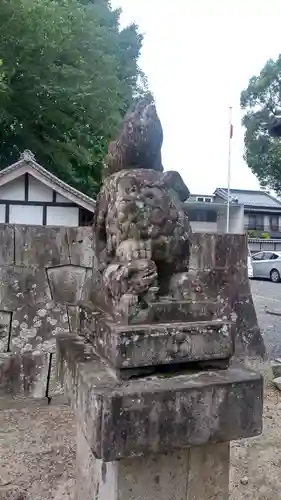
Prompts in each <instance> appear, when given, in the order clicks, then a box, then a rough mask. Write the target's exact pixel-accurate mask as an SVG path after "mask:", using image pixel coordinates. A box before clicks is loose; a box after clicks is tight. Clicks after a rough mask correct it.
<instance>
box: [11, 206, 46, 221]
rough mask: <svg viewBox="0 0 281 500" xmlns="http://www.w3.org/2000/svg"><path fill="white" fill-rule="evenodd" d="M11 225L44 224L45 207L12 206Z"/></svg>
mask: <svg viewBox="0 0 281 500" xmlns="http://www.w3.org/2000/svg"><path fill="white" fill-rule="evenodd" d="M9 222H10V224H30V225H40V226H42V222H43V207H40V206H35V205H10V220H9Z"/></svg>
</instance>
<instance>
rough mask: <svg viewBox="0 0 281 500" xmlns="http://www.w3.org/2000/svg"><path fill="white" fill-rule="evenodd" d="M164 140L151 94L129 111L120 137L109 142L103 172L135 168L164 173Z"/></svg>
mask: <svg viewBox="0 0 281 500" xmlns="http://www.w3.org/2000/svg"><path fill="white" fill-rule="evenodd" d="M162 143H163V130H162V125H161V122H160V119H159V117H158V114H157V110H156V106H155V102H154V99H153V96H152V95H151V94H148V95H146V96H145V97H144V98H143V99H141V100H139V101H138V102H137V103H136V104H135V105H134V107H133V108H132V109H131V111H129V112H128V113H127V115H126V117H125V119H124V122H123V126H122V129H121V132H120V135H119V137H118V138H117V140H116V141H114V142H111V143H110V144H109V148H108V155H107V157H106V159H105V163H106V168H105V171H104V175H105V176H107V175H111V174H112V173H115V172H119V171H120V170H128V169H135V168H142V169H151V170H157V171H160V172H162V171H163V166H162V161H161V148H162Z"/></svg>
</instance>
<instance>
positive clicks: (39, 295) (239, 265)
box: [0, 225, 265, 398]
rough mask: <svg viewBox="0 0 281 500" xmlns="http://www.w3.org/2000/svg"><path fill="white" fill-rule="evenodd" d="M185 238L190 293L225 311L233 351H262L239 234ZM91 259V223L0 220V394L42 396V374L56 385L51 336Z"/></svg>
mask: <svg viewBox="0 0 281 500" xmlns="http://www.w3.org/2000/svg"><path fill="white" fill-rule="evenodd" d="M192 238H193V241H192V248H191V259H190V283H189V286H190V291H189V295H190V299H191V300H195V301H196V300H199V301H200V300H201V301H202V300H207V301H208V300H209V301H210V300H211V301H214V302H216V303H217V305H218V314H219V316H220V317H223V316H229V314H230V313H231V314H232V317H233V319H235V321H236V338H235V352H236V357H240V358H244V359H245V358H249V357H254V358H255V357H263V356H264V355H265V350H264V344H263V341H262V337H261V335H260V331H259V327H258V324H257V318H256V313H255V309H254V306H253V301H252V297H251V291H250V286H249V280H248V276H247V241H246V237H245V236H244V235H219V234H199V233H194V234H193V236H192ZM92 262H93V252H92V228H91V227H81V228H64V227H57V228H51V227H43V226H33V227H32V226H9V225H0V325H2V326H1V329H0V396H1V395H7V394H10V395H11V396H16V395H20V396H31V397H37V398H42V397H45V396H46V389H47V380H48V379H50V386H49V390H48V396H49V397H52V396H53V395H54V394H55V393H57V392H59V391H60V388H59V386H57V385H56V376H55V373H56V370H55V355H54V353H55V350H56V348H55V337H56V334H57V333H67V332H72V331H73V332H76V331H77V328H78V322H79V310H80V307H79V303H80V301H87V300H88V299H89V297H90V289H91V283H92ZM50 354H52V356H50ZM48 374H49V375H50V377H49V375H48Z"/></svg>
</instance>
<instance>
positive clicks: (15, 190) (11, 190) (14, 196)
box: [0, 175, 24, 201]
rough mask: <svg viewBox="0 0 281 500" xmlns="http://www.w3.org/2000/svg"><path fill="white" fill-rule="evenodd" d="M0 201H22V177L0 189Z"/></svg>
mask: <svg viewBox="0 0 281 500" xmlns="http://www.w3.org/2000/svg"><path fill="white" fill-rule="evenodd" d="M0 199H1V200H16V201H24V175H22V176H21V177H19V178H18V179H15V180H13V181H11V182H8V183H7V184H5V185H4V186H2V187H0Z"/></svg>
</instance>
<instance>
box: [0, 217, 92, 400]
mask: <svg viewBox="0 0 281 500" xmlns="http://www.w3.org/2000/svg"><path fill="white" fill-rule="evenodd" d="M91 240H92V228H91V227H81V228H64V227H56V228H52V227H43V226H42V227H41V226H10V225H0V325H1V329H0V396H3V395H11V396H15V395H21V396H31V397H37V398H42V397H45V396H46V390H47V384H48V382H47V380H48V379H49V390H48V391H47V392H48V395H49V397H51V396H52V395H53V394H54V393H56V392H58V391H59V390H60V389H59V387H56V383H55V380H56V377H55V355H54V354H53V355H51V353H55V336H56V334H57V333H59V332H69V331H72V330H75V324H76V320H77V317H78V316H77V314H78V306H77V304H78V302H79V300H86V299H87V296H88V290H89V285H90V283H91V276H92V241H91Z"/></svg>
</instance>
